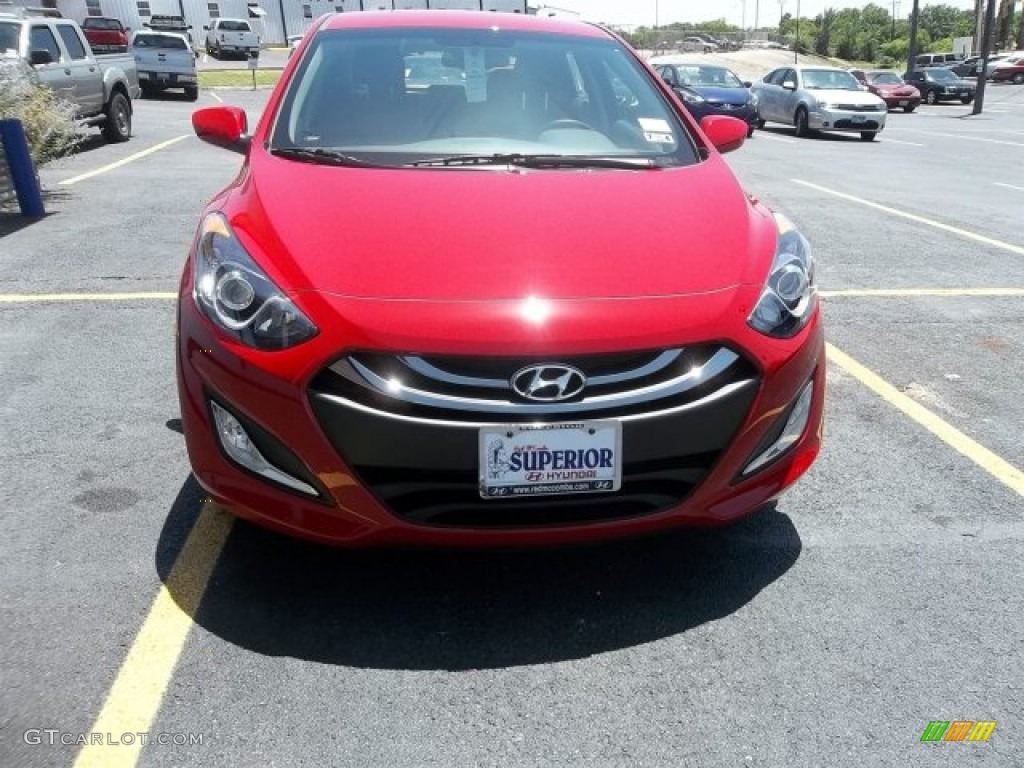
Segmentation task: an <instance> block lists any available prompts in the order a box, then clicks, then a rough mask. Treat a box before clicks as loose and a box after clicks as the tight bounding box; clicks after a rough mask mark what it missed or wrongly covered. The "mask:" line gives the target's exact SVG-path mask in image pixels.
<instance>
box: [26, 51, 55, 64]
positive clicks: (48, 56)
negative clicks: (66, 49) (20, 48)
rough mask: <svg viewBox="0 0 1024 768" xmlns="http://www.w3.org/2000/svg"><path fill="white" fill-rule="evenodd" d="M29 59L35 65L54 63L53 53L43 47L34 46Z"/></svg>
mask: <svg viewBox="0 0 1024 768" xmlns="http://www.w3.org/2000/svg"><path fill="white" fill-rule="evenodd" d="M28 61H29V63H30V64H31V65H32V66H33V67H39V66H42V65H43V64H53V54H52V53H50V52H49V51H47V50H45V49H42V48H34V49H33V50H32V52H31V53H30V54H29V56H28Z"/></svg>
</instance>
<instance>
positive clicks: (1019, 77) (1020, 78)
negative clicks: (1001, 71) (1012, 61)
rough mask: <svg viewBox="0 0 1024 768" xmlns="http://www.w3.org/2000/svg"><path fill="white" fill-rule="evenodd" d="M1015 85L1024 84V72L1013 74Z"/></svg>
mask: <svg viewBox="0 0 1024 768" xmlns="http://www.w3.org/2000/svg"><path fill="white" fill-rule="evenodd" d="M1013 84H1014V85H1024V72H1018V73H1017V74H1016V75H1014V76H1013Z"/></svg>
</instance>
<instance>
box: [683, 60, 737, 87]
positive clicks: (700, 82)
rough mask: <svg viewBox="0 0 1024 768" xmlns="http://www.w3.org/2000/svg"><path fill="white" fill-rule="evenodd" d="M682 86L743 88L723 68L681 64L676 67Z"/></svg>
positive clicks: (732, 75) (730, 73) (734, 76)
mask: <svg viewBox="0 0 1024 768" xmlns="http://www.w3.org/2000/svg"><path fill="white" fill-rule="evenodd" d="M676 71H677V72H679V76H680V77H681V78H682V79H683V85H689V86H696V87H707V88H743V87H744V85H743V82H742V81H741V80H740V79H739V78H738V77H736V75H734V74H733V73H732V72H730V71H729V70H728V69H726V68H725V67H704V66H699V65H692V66H691V65H689V64H683V65H680V66H677V67H676Z"/></svg>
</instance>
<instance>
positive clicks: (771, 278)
mask: <svg viewBox="0 0 1024 768" xmlns="http://www.w3.org/2000/svg"><path fill="white" fill-rule="evenodd" d="M776 221H777V224H778V228H779V239H778V243H777V245H776V246H775V258H774V260H773V261H772V268H771V272H770V273H769V274H768V280H767V281H766V282H765V286H764V290H763V291H762V292H761V298H759V299H758V300H757V305H756V306H755V307H754V311H753V312H751V313H750V317H749V318H747V322H748V323H749V324H750V327H751V328H754V329H755V330H757V331H760V332H761V333H763V334H765V335H767V336H774V337H776V338H779V339H788V338H790V337H791V336H795V335H796V334H797V333H798V332H799V331H800V329H801V328H803V327H804V326H805V325H806V324H807V321H808V320H809V319H810V317H811V313H812V312H814V308H815V307H816V306H817V304H818V289H817V287H816V286H815V284H814V258H813V257H812V256H811V246H810V244H809V243H808V242H807V240H806V239H805V238H804V236H803V235H801V234H800V233H799V232H797V231H796V229H794V227H793V224H792V223H791V222H790V221H789V220H788V219H786V218H785V217H783V216H778V215H776Z"/></svg>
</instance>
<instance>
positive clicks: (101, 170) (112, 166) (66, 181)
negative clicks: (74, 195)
mask: <svg viewBox="0 0 1024 768" xmlns="http://www.w3.org/2000/svg"><path fill="white" fill-rule="evenodd" d="M187 138H188V134H185V135H184V136H175V137H174V138H173V139H168V140H167V141H162V142H160V143H159V144H154V145H153V146H152V147H150V148H149V149H144V150H142V151H141V152H136V153H135V154H134V155H128V157H126V158H124V159H123V160H118V161H117V162H116V163H111V164H110V165H104V166H103V167H102V168H97V169H96V170H95V171H89V172H88V173H83V174H81V175H79V176H72V177H71V178H70V179H64V181H62V182H60V183H61V184H62V185H64V186H68V185H69V184H77V183H78V182H80V181H85V180H86V179H91V178H92V177H93V176H99V175H100V174H101V173H106V172H107V171H112V170H114V169H115V168H120V167H121V166H122V165H128V163H134V162H135V161H136V160H140V159H142V158H143V157H145V156H146V155H152V154H153V153H154V152H159V151H160V150H161V149H166V148H167V147H169V146H171V145H172V144H177V143H178V142H179V141H183V140H184V139H187Z"/></svg>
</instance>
